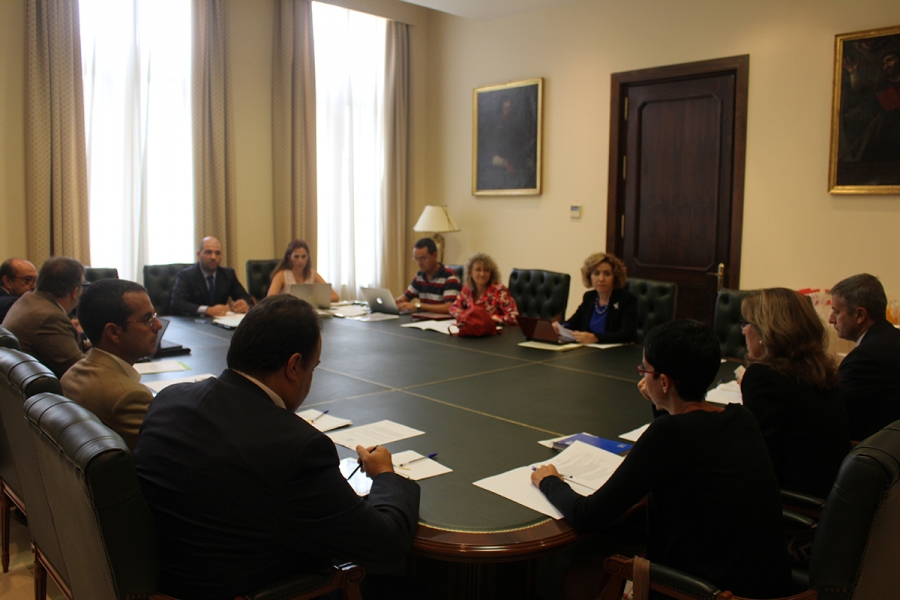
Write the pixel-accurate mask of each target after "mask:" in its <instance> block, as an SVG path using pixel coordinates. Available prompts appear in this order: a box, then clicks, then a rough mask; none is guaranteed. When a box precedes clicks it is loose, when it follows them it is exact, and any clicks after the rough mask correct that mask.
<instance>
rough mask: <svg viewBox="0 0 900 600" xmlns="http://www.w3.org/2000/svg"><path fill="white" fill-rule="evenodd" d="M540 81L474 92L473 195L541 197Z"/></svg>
mask: <svg viewBox="0 0 900 600" xmlns="http://www.w3.org/2000/svg"><path fill="white" fill-rule="evenodd" d="M543 91H544V80H543V79H541V78H538V79H526V80H524V81H516V82H513V83H506V84H502V85H492V86H488V87H482V88H476V89H475V91H474V93H473V97H472V113H473V123H472V128H473V131H472V194H474V195H475V196H501V195H506V196H513V195H521V196H525V195H536V194H540V193H541V110H542V102H543V100H542V99H543Z"/></svg>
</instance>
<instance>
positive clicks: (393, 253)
mask: <svg viewBox="0 0 900 600" xmlns="http://www.w3.org/2000/svg"><path fill="white" fill-rule="evenodd" d="M386 37H387V42H386V43H387V52H386V53H385V63H386V64H385V85H384V111H385V124H384V138H385V145H386V148H385V173H384V175H385V177H384V205H383V210H384V228H385V232H384V233H385V235H384V242H383V243H384V249H383V250H384V251H383V252H382V264H381V272H382V274H383V277H384V283H383V284H384V286H385V287H387V288H388V289H390V290H402V289H405V288H406V285H407V283H408V282H407V280H406V273H405V269H404V265H405V264H406V262H407V261H406V260H405V259H406V257H407V256H408V255H409V252H410V250H409V249H408V248H407V240H406V223H407V221H408V218H407V211H408V208H407V202H408V189H409V178H408V172H409V93H410V91H409V25H406V24H405V23H399V22H397V21H389V22H388V24H387V33H386Z"/></svg>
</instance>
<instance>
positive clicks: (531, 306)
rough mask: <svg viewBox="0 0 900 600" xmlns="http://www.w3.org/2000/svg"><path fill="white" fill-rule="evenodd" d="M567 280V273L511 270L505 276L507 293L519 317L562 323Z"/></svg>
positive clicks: (567, 300) (569, 278) (567, 297)
mask: <svg viewBox="0 0 900 600" xmlns="http://www.w3.org/2000/svg"><path fill="white" fill-rule="evenodd" d="M571 280H572V278H571V277H570V276H569V274H568V273H554V272H553V271H541V270H537V269H513V270H512V273H510V274H509V293H510V294H511V295H512V297H513V298H514V299H515V301H516V304H517V305H518V307H519V314H520V315H525V316H526V317H540V318H543V319H551V320H554V319H559V320H563V319H565V318H566V304H568V302H569V283H570V282H571Z"/></svg>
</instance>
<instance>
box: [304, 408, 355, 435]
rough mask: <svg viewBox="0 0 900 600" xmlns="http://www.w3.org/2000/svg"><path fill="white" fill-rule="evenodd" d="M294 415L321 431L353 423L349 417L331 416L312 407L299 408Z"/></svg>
mask: <svg viewBox="0 0 900 600" xmlns="http://www.w3.org/2000/svg"><path fill="white" fill-rule="evenodd" d="M296 415H297V416H298V417H300V418H301V419H303V420H305V421H306V422H307V423H309V424H310V425H312V426H313V427H315V428H316V429H318V430H319V431H321V432H323V433H324V432H326V431H331V430H332V429H340V428H341V427H346V426H347V425H353V421H351V420H350V419H341V418H339V417H333V416H331V415H329V414H326V413H323V412H321V411H318V410H316V409H314V408H310V409H307V410H301V411H300V412H298V413H296Z"/></svg>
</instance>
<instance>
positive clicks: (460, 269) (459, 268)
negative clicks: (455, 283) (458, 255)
mask: <svg viewBox="0 0 900 600" xmlns="http://www.w3.org/2000/svg"><path fill="white" fill-rule="evenodd" d="M444 266H445V267H447V268H448V269H450V270H451V271H453V272H454V273H456V277H457V278H459V281H460V282H461V283H462V284H463V285H465V284H466V282H465V281H463V275H465V271H466V267H465V266H464V265H444Z"/></svg>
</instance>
